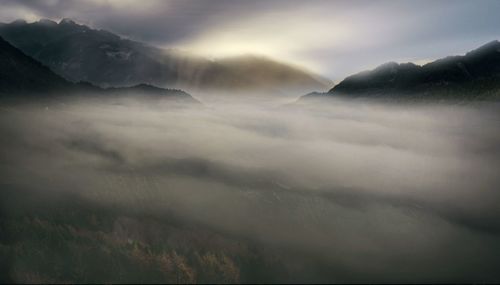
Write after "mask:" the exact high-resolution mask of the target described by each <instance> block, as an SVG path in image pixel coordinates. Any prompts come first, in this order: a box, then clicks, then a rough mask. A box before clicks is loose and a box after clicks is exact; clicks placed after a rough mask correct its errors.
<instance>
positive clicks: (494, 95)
mask: <svg viewBox="0 0 500 285" xmlns="http://www.w3.org/2000/svg"><path fill="white" fill-rule="evenodd" d="M306 96H308V97H306V98H317V97H319V96H340V97H348V98H357V97H369V98H380V97H382V98H392V99H457V100H463V99H498V98H500V42H498V41H492V42H490V43H487V44H485V45H483V46H481V47H479V48H477V49H475V50H473V51H470V52H468V53H466V54H465V55H461V56H449V57H446V58H443V59H439V60H436V61H434V62H431V63H428V64H425V65H423V66H419V65H415V64H413V63H402V64H399V63H395V62H389V63H385V64H383V65H380V66H379V67H377V68H375V69H373V70H369V71H363V72H360V73H357V74H354V75H351V76H349V77H347V78H346V79H344V80H343V81H341V82H340V83H339V84H337V85H336V86H335V87H333V88H332V89H331V90H330V91H329V92H328V93H326V94H322V93H316V94H309V95H306Z"/></svg>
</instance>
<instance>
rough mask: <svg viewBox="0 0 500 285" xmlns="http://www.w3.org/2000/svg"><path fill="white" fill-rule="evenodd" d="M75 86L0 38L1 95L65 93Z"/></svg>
mask: <svg viewBox="0 0 500 285" xmlns="http://www.w3.org/2000/svg"><path fill="white" fill-rule="evenodd" d="M73 85H74V84H72V83H70V82H68V81H66V80H64V79H63V78H61V77H60V76H58V75H56V74H55V73H53V72H52V71H51V70H50V69H49V68H47V67H45V66H44V65H42V64H41V63H39V62H38V61H36V60H34V59H32V58H31V57H29V56H27V55H25V54H24V53H22V52H21V51H20V50H18V49H17V48H15V47H13V46H12V45H11V44H9V43H8V42H6V41H5V40H4V39H2V38H1V37H0V94H8V93H35V92H54V91H63V90H69V89H71V88H73Z"/></svg>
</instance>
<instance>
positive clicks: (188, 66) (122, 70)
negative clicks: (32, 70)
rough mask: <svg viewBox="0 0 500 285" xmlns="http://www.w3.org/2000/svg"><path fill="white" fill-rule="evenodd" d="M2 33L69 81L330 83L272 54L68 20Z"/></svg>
mask: <svg viewBox="0 0 500 285" xmlns="http://www.w3.org/2000/svg"><path fill="white" fill-rule="evenodd" d="M0 36H2V37H4V38H5V39H6V40H7V41H9V42H10V43H11V44H13V45H14V46H16V47H18V48H19V49H20V50H22V51H23V52H24V53H26V54H27V55H29V56H31V57H33V58H35V59H37V60H39V61H40V62H42V63H43V64H45V65H47V66H48V67H50V68H51V69H52V70H53V71H54V72H55V73H57V74H59V75H61V76H63V77H64V78H66V79H67V80H70V81H72V82H78V81H88V82H91V83H93V84H96V85H99V86H102V87H107V86H130V85H135V84H140V83H147V84H152V85H156V86H170V87H179V88H201V89H227V90H240V89H243V90H269V91H283V90H286V89H292V88H298V89H301V90H310V89H311V88H313V89H324V88H327V86H328V85H329V82H328V81H327V80H324V79H322V78H320V77H318V76H315V75H312V74H310V73H308V72H306V71H303V70H301V69H299V68H294V67H291V66H289V65H285V64H282V63H278V62H275V61H272V60H270V59H266V58H262V57H254V56H243V57H238V58H232V59H227V60H220V61H212V60H208V59H205V58H202V57H196V56H193V55H188V54H184V53H181V52H179V51H175V50H171V49H160V48H156V47H153V46H149V45H146V44H143V43H140V42H136V41H131V40H128V39H124V38H120V37H119V36H117V35H115V34H113V33H110V32H108V31H104V30H95V29H91V28H89V27H87V26H84V25H79V24H77V23H75V22H74V21H72V20H69V19H63V20H62V21H60V22H59V23H56V22H54V21H50V20H40V21H38V22H34V23H27V22H25V21H20V20H18V21H15V22H12V23H10V24H3V25H0Z"/></svg>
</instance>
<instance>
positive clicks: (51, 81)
mask: <svg viewBox="0 0 500 285" xmlns="http://www.w3.org/2000/svg"><path fill="white" fill-rule="evenodd" d="M75 93H79V94H85V93H88V94H92V95H97V96H103V95H105V96H110V95H135V96H138V95H147V96H156V97H159V98H174V99H178V100H181V101H182V102H193V103H194V102H198V101H197V100H196V99H194V98H193V97H192V96H191V95H189V94H188V93H186V92H184V91H182V90H176V89H163V88H158V87H154V86H151V85H147V84H139V85H136V86H132V87H122V88H106V89H103V88H100V87H97V86H94V85H92V84H91V83H82V82H80V83H72V82H69V81H67V80H65V79H64V78H62V77H60V76H59V75H57V74H55V73H54V72H52V71H51V70H50V69H49V68H48V67H46V66H44V65H43V64H41V63H40V62H38V61H36V60H35V59H33V58H31V57H29V56H27V55H25V54H24V53H23V52H22V51H20V50H19V49H17V48H16V47H14V46H12V45H11V44H10V43H8V42H7V41H5V40H4V39H3V38H1V37H0V95H2V96H19V95H37V96H39V97H41V96H46V95H58V94H75Z"/></svg>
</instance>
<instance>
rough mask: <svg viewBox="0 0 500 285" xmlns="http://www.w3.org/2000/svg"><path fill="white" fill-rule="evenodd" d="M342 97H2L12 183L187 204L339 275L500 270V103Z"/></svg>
mask: <svg viewBox="0 0 500 285" xmlns="http://www.w3.org/2000/svg"><path fill="white" fill-rule="evenodd" d="M331 103H332V104H331V106H330V107H322V108H319V107H301V108H293V107H291V108H278V109H276V108H262V107H255V106H251V105H248V104H247V105H245V106H238V105H219V106H218V107H210V108H204V109H201V110H200V109H196V110H191V109H186V108H183V109H171V108H168V104H167V105H158V104H155V105H153V104H151V105H150V104H148V103H147V102H144V101H141V102H139V101H133V100H128V101H127V100H123V101H118V102H113V104H110V102H107V103H104V102H100V101H93V100H90V99H86V100H79V101H71V100H68V101H66V102H56V103H46V104H32V105H31V106H28V105H20V106H16V107H14V108H12V107H11V106H9V105H4V106H3V107H2V108H3V109H2V113H1V120H0V122H1V123H0V129H1V130H2V133H3V134H4V135H3V136H2V139H0V145H1V148H0V149H1V150H0V157H1V161H2V164H1V165H0V173H2V176H1V177H2V184H3V185H11V186H15V187H19V188H23V189H36V190H43V191H73V192H76V193H78V194H79V195H82V196H84V197H86V199H89V200H90V201H94V202H95V203H99V204H101V205H121V206H126V207H127V208H129V209H130V210H133V209H138V210H143V211H147V212H148V213H152V214H154V215H158V216H164V215H167V214H168V215H170V214H174V215H176V216H177V217H180V218H181V219H184V220H186V221H195V222H196V223H199V224H200V225H203V226H206V227H210V228H213V229H215V230H217V231H220V232H222V233H225V234H231V235H233V236H238V237H241V238H245V239H251V240H256V241H259V242H263V243H265V244H267V245H268V246H273V247H276V248H281V249H285V250H286V251H288V252H295V253H297V254H301V255H302V256H304V258H312V259H314V260H317V261H318V262H319V263H320V264H322V266H324V267H322V268H325V273H324V274H325V275H326V276H329V277H328V278H330V280H344V281H363V280H365V281H367V280H370V281H374V280H380V281H405V280H406V281H410V280H411V281H417V280H418V281H422V282H424V281H437V280H440V281H458V282H464V281H469V282H470V281H477V280H498V278H500V277H499V275H498V272H497V271H496V268H495V265H496V264H498V262H499V261H500V260H499V256H500V247H499V244H500V243H499V241H500V223H499V221H500V212H499V210H498V202H499V200H500V195H499V193H498V191H497V190H498V187H499V186H500V180H499V177H498V173H497V172H498V168H499V166H500V148H499V147H498V146H499V142H500V137H499V135H498V134H500V130H499V125H500V124H498V122H499V121H500V117H499V116H498V114H499V113H498V106H494V105H493V106H469V107H464V106H421V107H418V106H413V107H408V106H381V105H376V104H368V103H352V102H342V101H338V102H331ZM27 178H29V179H27ZM332 278H333V279H332Z"/></svg>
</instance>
